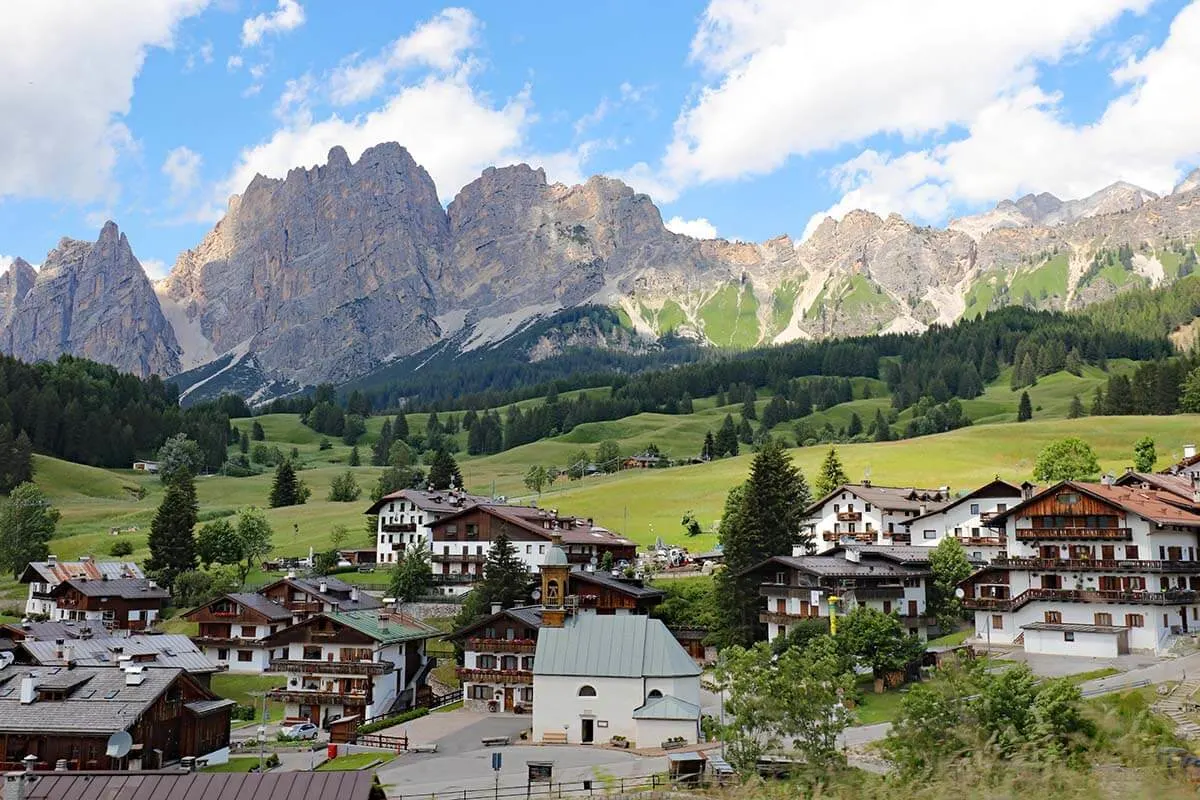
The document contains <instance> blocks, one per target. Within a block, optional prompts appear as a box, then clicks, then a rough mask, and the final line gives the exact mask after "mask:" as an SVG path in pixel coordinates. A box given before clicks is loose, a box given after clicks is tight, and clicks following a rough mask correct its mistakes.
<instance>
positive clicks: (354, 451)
mask: <svg viewBox="0 0 1200 800" xmlns="http://www.w3.org/2000/svg"><path fill="white" fill-rule="evenodd" d="M346 463H347V464H349V465H350V466H352V467H357V466H361V465H362V456H360V455H359V454H358V445H354V447H351V448H350V460H349V461H347V462H346Z"/></svg>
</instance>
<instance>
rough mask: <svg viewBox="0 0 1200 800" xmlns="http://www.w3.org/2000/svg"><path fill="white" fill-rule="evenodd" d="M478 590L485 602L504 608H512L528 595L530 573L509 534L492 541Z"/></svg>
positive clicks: (502, 534)
mask: <svg viewBox="0 0 1200 800" xmlns="http://www.w3.org/2000/svg"><path fill="white" fill-rule="evenodd" d="M478 591H479V594H480V596H481V597H482V598H483V600H484V602H485V603H499V604H500V605H501V606H502V607H503V608H512V607H513V606H515V605H516V604H517V603H519V602H521V601H523V600H524V599H525V598H526V596H528V593H529V570H528V568H527V567H526V566H525V562H523V561H522V560H521V558H520V556H518V555H517V548H516V546H515V545H513V543H512V541H511V540H510V539H509V538H508V534H506V533H501V534H500V535H499V536H497V537H496V538H495V540H494V541H493V542H492V549H491V550H489V551H488V556H487V563H485V564H484V565H483V582H482V583H481V584H479V589H478Z"/></svg>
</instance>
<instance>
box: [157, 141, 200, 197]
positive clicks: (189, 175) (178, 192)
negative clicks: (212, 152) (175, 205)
mask: <svg viewBox="0 0 1200 800" xmlns="http://www.w3.org/2000/svg"><path fill="white" fill-rule="evenodd" d="M202 163H203V159H202V158H201V157H200V154H199V153H196V152H194V151H192V150H191V149H190V148H187V147H183V146H180V147H176V148H175V149H174V150H171V151H170V152H168V153H167V158H166V160H165V161H163V165H162V171H163V174H164V175H166V176H167V178H168V179H169V180H170V182H171V196H172V200H174V201H175V202H179V201H180V200H182V199H183V198H185V197H187V196H188V195H189V194H191V193H192V191H193V190H194V189H195V188H196V186H197V185H199V183H200V165H201V164H202Z"/></svg>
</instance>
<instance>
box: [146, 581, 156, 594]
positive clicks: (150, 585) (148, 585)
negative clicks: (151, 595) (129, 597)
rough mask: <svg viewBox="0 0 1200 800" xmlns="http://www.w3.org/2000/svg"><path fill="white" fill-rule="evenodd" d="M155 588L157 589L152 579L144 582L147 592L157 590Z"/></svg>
mask: <svg viewBox="0 0 1200 800" xmlns="http://www.w3.org/2000/svg"><path fill="white" fill-rule="evenodd" d="M157 588H158V584H157V583H155V582H154V580H153V579H151V580H148V581H146V589H147V591H148V590H151V589H157Z"/></svg>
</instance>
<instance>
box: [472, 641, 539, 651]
mask: <svg viewBox="0 0 1200 800" xmlns="http://www.w3.org/2000/svg"><path fill="white" fill-rule="evenodd" d="M467 649H468V650H471V651H473V652H476V653H533V652H535V651H536V650H537V640H536V639H484V638H477V639H468V640H467Z"/></svg>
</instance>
